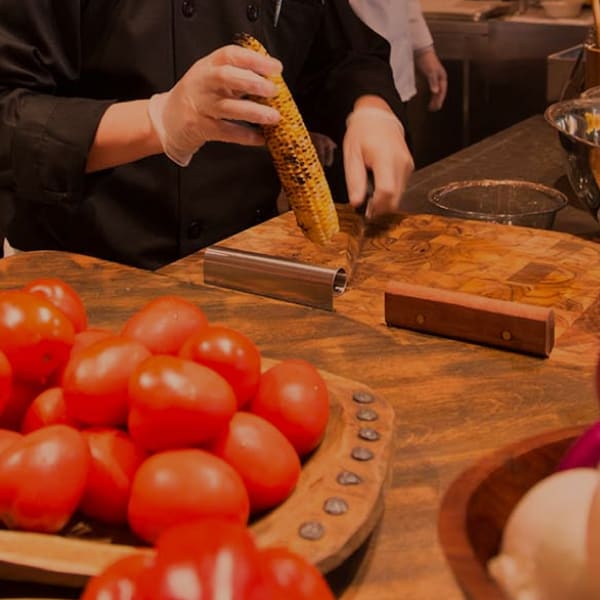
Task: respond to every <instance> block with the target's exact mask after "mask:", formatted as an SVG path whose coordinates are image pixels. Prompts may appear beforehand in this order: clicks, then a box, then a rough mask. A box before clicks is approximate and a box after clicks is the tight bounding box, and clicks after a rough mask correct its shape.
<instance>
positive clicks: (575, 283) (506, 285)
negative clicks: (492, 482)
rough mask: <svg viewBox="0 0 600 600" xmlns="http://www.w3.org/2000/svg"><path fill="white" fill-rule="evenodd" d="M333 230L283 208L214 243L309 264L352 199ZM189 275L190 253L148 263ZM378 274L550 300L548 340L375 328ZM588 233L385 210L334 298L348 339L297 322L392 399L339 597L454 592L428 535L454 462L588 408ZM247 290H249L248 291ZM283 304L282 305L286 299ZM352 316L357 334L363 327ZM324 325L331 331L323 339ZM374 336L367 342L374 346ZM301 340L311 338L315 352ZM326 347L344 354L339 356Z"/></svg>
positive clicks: (343, 366) (334, 247) (599, 310)
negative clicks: (310, 231) (498, 341)
mask: <svg viewBox="0 0 600 600" xmlns="http://www.w3.org/2000/svg"><path fill="white" fill-rule="evenodd" d="M340 210H341V211H342V212H341V214H340V221H341V226H342V232H341V233H340V234H339V235H338V236H337V237H336V238H335V239H334V240H333V243H332V244H331V245H329V246H328V247H325V248H320V247H317V246H314V245H312V244H310V243H307V242H306V240H304V239H303V237H302V235H301V233H300V232H298V231H297V228H296V226H295V223H294V220H293V216H292V215H290V214H284V215H281V216H279V217H276V218H275V219H273V220H271V221H268V222H266V223H263V224H261V225H259V226H257V227H254V228H252V229H250V230H248V231H246V232H244V233H241V234H239V235H237V236H234V237H232V238H230V239H228V240H225V241H224V242H222V245H224V246H228V247H233V248H237V249H241V250H247V251H253V252H262V253H265V254H272V255H275V256H282V257H284V258H291V259H294V260H299V261H302V262H308V263H311V264H319V265H326V266H348V260H349V256H350V255H351V252H350V251H349V249H350V248H352V240H351V233H352V231H353V229H355V227H353V219H354V218H355V217H354V215H353V213H352V211H349V210H347V209H345V208H344V207H340ZM160 272H161V273H163V274H167V275H169V276H171V277H174V278H177V279H179V280H183V281H188V282H195V283H202V253H201V252H200V253H198V254H195V255H192V256H189V257H187V258H185V259H182V260H180V261H178V262H175V263H173V264H171V265H169V266H167V267H165V268H164V269H161V271H160ZM390 281H404V282H408V283H414V284H417V285H425V286H431V287H438V288H440V289H447V290H455V291H460V292H466V293H472V294H478V295H481V296H485V297H489V298H496V299H500V300H505V301H511V300H517V301H519V302H522V303H525V304H531V305H533V306H541V307H548V308H552V309H553V311H554V314H555V319H556V323H555V336H556V339H555V346H554V349H553V350H552V352H551V354H550V356H549V358H545V359H544V358H536V357H531V356H525V355H521V354H517V353H514V352H510V351H506V350H499V349H492V348H488V347H484V346H481V345H477V344H473V343H467V342H461V341H455V340H451V339H446V338H443V337H438V336H434V335H428V334H423V333H417V332H412V331H409V330H404V329H399V328H388V327H387V326H386V325H385V322H384V293H383V292H384V289H385V286H386V285H387V284H388V283H389V282H390ZM599 283H600V245H598V244H596V243H594V242H591V241H586V240H583V239H581V238H578V237H575V236H572V235H569V234H565V233H559V232H553V231H543V230H534V229H527V228H520V227H510V226H506V225H497V224H493V223H482V222H475V221H463V220H458V219H447V218H443V217H439V216H434V215H408V216H398V217H396V218H394V219H392V220H390V221H389V222H386V223H383V224H372V225H371V226H370V227H369V228H368V230H367V232H366V236H365V240H364V244H363V247H362V251H361V255H360V257H359V261H358V263H357V265H356V270H355V274H354V278H353V279H352V281H351V282H350V285H349V287H348V289H347V291H346V292H345V293H344V294H343V295H341V296H339V297H336V298H335V302H334V308H335V312H336V313H337V315H341V316H343V317H345V318H347V319H349V320H351V321H352V322H353V323H354V327H355V333H356V335H355V336H353V338H352V339H351V341H350V340H347V341H350V343H351V344H353V345H354V348H353V349H350V348H348V347H344V348H339V349H338V345H337V344H338V342H337V341H336V340H335V325H333V323H334V321H331V324H330V325H331V326H330V327H327V328H326V329H325V330H315V329H314V328H313V327H312V325H311V322H310V321H309V322H307V323H304V322H303V323H301V324H298V326H297V327H296V328H295V329H294V331H295V332H298V333H300V332H301V331H302V330H303V329H304V328H305V327H308V331H306V332H305V333H306V338H305V339H306V340H307V341H308V340H309V339H310V336H311V335H317V336H318V338H319V339H314V338H313V339H310V341H311V343H312V344H313V347H311V348H308V347H305V343H302V344H300V345H298V344H295V343H294V342H293V341H292V340H289V341H288V343H287V345H288V347H290V346H293V347H294V352H296V353H298V354H299V355H303V356H313V358H315V359H316V361H317V363H318V364H319V365H320V366H321V367H322V368H325V369H327V370H329V371H332V372H335V373H337V374H340V375H344V376H347V377H351V376H352V375H351V374H352V373H356V372H360V373H361V379H362V380H363V381H365V383H367V384H368V385H370V386H371V387H372V388H373V389H375V390H376V391H378V392H379V393H381V394H382V395H384V396H385V397H386V398H387V399H388V401H390V402H391V404H392V405H393V407H394V409H395V411H396V423H397V424H396V427H395V452H394V458H393V467H392V468H393V471H392V484H391V488H390V490H389V491H388V493H387V495H386V498H385V511H384V514H383V518H382V522H381V524H380V526H379V527H378V528H377V529H376V531H375V533H374V534H373V536H372V539H371V540H370V541H369V543H368V544H366V545H365V547H363V548H362V550H361V553H360V555H357V556H356V558H355V560H354V561H352V560H351V561H348V563H347V564H346V565H345V568H344V567H342V568H341V569H338V570H337V571H336V573H334V574H333V576H332V581H333V582H334V584H335V585H336V589H338V590H339V593H340V596H341V597H343V598H344V599H352V600H355V599H360V600H367V599H369V600H370V599H372V598H378V599H382V600H397V599H398V598H410V599H411V600H431V599H433V598H444V599H447V600H451V599H455V598H461V597H462V593H461V590H460V588H459V586H458V585H457V584H456V582H455V580H454V578H453V576H452V573H451V570H450V569H449V568H448V565H447V563H446V561H445V559H444V555H443V553H442V551H441V548H440V544H439V541H438V537H437V530H436V522H437V515H438V510H439V505H440V501H441V498H442V496H443V494H444V492H445V490H446V489H447V487H448V486H449V485H450V483H451V482H452V481H453V479H454V478H455V477H456V476H457V475H459V474H460V473H461V472H462V471H463V470H464V469H465V468H467V467H468V466H470V465H471V464H473V462H474V461H476V460H478V459H480V458H481V457H482V456H484V455H486V454H487V453H488V452H491V451H493V450H495V449H498V448H500V447H502V446H504V445H506V444H509V443H511V442H514V441H515V440H519V439H521V438H526V437H529V436H531V435H533V434H536V433H542V432H546V431H551V430H554V429H558V428H561V427H563V426H570V425H582V424H586V423H589V422H591V421H592V420H594V419H596V418H597V417H598V414H599V411H598V403H597V401H596V392H595V383H594V368H595V364H596V361H597V357H598V351H599V334H600V304H599V303H598V295H599V292H600V286H599ZM246 296H247V302H248V303H249V304H251V303H252V302H260V301H261V299H260V298H259V297H257V296H255V297H252V296H251V295H249V294H248V295H246ZM291 306H292V305H290V310H291ZM365 326H366V327H367V328H368V330H369V331H370V333H371V334H376V335H377V341H375V340H374V339H373V338H372V337H371V335H369V336H368V338H365V337H364V333H363V332H364V331H365ZM332 336H334V337H332ZM374 344H375V345H374ZM314 345H317V346H320V348H319V350H318V351H317V354H316V356H315V355H314V354H313V352H314ZM340 352H352V354H353V358H352V360H351V361H348V358H349V357H348V356H346V357H342V356H341V355H340Z"/></svg>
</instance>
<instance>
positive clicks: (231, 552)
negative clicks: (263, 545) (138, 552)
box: [136, 519, 275, 600]
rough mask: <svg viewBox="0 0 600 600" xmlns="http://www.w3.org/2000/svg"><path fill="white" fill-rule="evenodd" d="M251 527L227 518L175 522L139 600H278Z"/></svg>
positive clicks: (143, 582) (158, 550)
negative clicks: (177, 523)
mask: <svg viewBox="0 0 600 600" xmlns="http://www.w3.org/2000/svg"><path fill="white" fill-rule="evenodd" d="M258 557H259V554H258V551H257V549H256V545H255V543H254V540H253V538H252V536H251V534H250V532H249V531H248V529H247V528H246V527H244V526H243V525H241V524H240V523H239V522H238V523H235V522H233V521H229V520H223V519H203V520H201V521H197V522H194V523H187V524H184V525H181V526H175V527H171V528H169V529H168V530H167V531H165V532H164V533H163V534H162V535H161V536H160V538H159V539H158V542H157V546H156V560H155V562H154V565H153V566H152V567H150V568H149V569H148V570H146V571H144V572H143V573H142V574H141V575H140V577H139V579H138V589H137V591H138V594H139V595H138V597H137V598H136V600H220V599H221V600H275V598H274V597H273V596H272V594H271V591H270V582H268V581H266V579H265V577H264V575H263V568H262V565H261V563H260V561H259V560H258Z"/></svg>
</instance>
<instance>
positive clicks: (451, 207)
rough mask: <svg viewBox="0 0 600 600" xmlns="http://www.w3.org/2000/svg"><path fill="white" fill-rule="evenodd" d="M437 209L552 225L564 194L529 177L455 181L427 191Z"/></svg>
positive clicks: (449, 213) (470, 216) (537, 225)
mask: <svg viewBox="0 0 600 600" xmlns="http://www.w3.org/2000/svg"><path fill="white" fill-rule="evenodd" d="M429 201H430V202H431V203H432V204H433V205H434V206H436V207H437V209H438V212H440V213H441V214H444V215H447V216H450V217H461V218H463V219H476V220H478V221H492V222H494V223H504V224H505V225H522V226H524V227H535V228H537V229H551V228H552V225H553V224H554V218H555V216H556V213H557V212H558V211H559V210H560V209H561V208H563V207H565V206H566V205H567V202H568V200H567V197H566V196H565V195H564V194H562V193H561V192H559V191H558V190H555V189H554V188H550V187H547V186H545V185H541V184H539V183H533V182H531V181H520V180H519V181H512V180H507V179H499V180H494V179H474V180H467V181H455V182H452V183H449V184H447V185H444V186H442V187H439V188H435V189H433V190H431V191H430V192H429Z"/></svg>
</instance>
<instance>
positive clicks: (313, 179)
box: [236, 33, 340, 244]
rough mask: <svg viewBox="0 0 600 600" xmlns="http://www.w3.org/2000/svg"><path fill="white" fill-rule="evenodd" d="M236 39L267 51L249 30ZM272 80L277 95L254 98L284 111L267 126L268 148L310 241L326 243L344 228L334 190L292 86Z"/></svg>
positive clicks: (259, 50) (264, 51)
mask: <svg viewBox="0 0 600 600" xmlns="http://www.w3.org/2000/svg"><path fill="white" fill-rule="evenodd" d="M236 42H237V43H238V44H239V45H240V46H243V47H245V48H249V49H250V50H254V51H256V52H260V53H261V54H267V51H266V49H265V48H264V46H263V45H262V44H261V43H260V42H259V41H258V40H256V39H255V38H254V37H252V36H251V35H249V34H247V33H242V34H239V35H237V36H236ZM271 80H272V81H273V82H274V83H275V84H276V85H277V89H278V94H277V96H276V97H274V98H253V99H254V100H256V101H257V102H261V103H263V104H267V105H268V106H272V107H273V108H275V109H277V110H278V111H279V113H280V114H281V119H280V121H279V123H278V124H277V125H267V126H264V127H263V133H264V136H265V140H266V142H267V148H268V149H269V152H270V154H271V157H272V159H273V163H274V165H275V170H276V171H277V175H278V176H279V180H280V181H281V186H282V188H283V190H284V191H285V194H286V196H287V198H288V201H289V203H290V206H291V207H292V210H293V211H294V215H295V217H296V222H297V223H298V226H299V227H300V229H302V231H303V232H304V235H305V236H306V237H307V238H308V239H309V240H311V241H312V242H315V243H317V244H325V243H326V242H328V241H329V240H330V239H331V238H332V236H333V235H334V234H336V233H337V232H338V231H339V229H340V226H339V221H338V216H337V212H336V210H335V205H334V203H333V198H332V196H331V190H330V189H329V185H328V183H327V180H326V179H325V173H324V172H323V167H322V166H321V163H320V161H319V157H318V156H317V151H316V149H315V147H314V145H313V143H312V141H311V139H310V135H309V133H308V131H307V129H306V125H305V124H304V121H303V119H302V116H301V115H300V112H299V111H298V107H297V106H296V103H295V101H294V99H293V97H292V94H291V93H290V90H289V88H288V86H287V85H286V83H285V81H284V80H283V77H282V76H281V75H277V76H275V77H272V78H271Z"/></svg>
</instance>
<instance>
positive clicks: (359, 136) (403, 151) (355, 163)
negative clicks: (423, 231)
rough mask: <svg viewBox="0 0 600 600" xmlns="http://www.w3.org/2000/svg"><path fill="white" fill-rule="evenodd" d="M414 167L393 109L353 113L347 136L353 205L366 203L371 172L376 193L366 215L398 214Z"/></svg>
mask: <svg viewBox="0 0 600 600" xmlns="http://www.w3.org/2000/svg"><path fill="white" fill-rule="evenodd" d="M414 168H415V163H414V161H413V157H412V155H411V153H410V150H409V149H408V146H407V145H406V141H405V139H404V127H403V126H402V123H401V122H400V121H399V120H398V118H397V117H396V115H394V113H393V112H391V110H387V109H384V108H376V107H371V106H363V107H359V108H356V109H355V110H354V111H353V112H352V113H351V114H350V116H349V117H348V120H347V129H346V135H345V136H344V170H345V174H346V186H347V188H348V198H349V200H350V204H352V206H354V207H358V206H360V205H361V204H362V203H363V202H364V201H365V199H366V195H367V171H368V170H370V171H372V173H373V179H374V182H375V190H374V193H373V196H372V197H371V199H370V200H369V204H368V206H367V209H366V213H365V216H366V217H367V218H373V217H377V216H380V215H384V214H388V213H393V212H397V211H398V210H399V206H400V201H401V198H402V195H403V193H404V191H405V190H406V186H407V184H408V180H409V178H410V176H411V175H412V173H413V171H414Z"/></svg>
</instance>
